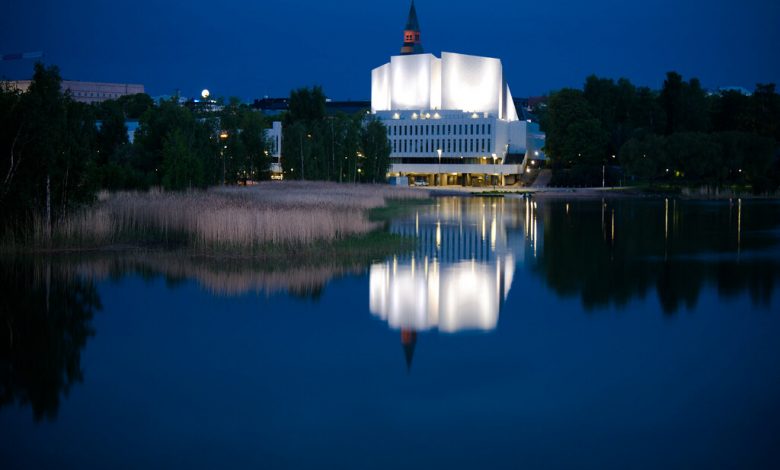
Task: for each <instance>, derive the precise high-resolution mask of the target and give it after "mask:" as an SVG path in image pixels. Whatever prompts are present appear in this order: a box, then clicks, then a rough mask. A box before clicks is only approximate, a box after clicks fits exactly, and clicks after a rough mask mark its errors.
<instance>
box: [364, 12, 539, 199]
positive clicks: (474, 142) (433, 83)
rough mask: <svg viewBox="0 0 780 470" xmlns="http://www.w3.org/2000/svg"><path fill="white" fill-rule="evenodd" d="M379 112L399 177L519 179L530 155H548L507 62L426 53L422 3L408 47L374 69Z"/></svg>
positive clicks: (442, 181) (374, 102)
mask: <svg viewBox="0 0 780 470" xmlns="http://www.w3.org/2000/svg"><path fill="white" fill-rule="evenodd" d="M371 111H372V113H373V114H374V115H375V116H376V117H377V118H378V119H379V120H381V121H382V122H383V123H384V124H385V126H386V127H387V132H388V141H389V143H390V146H391V155H390V158H391V162H392V165H391V168H390V175H391V176H410V177H413V178H415V179H417V180H419V179H420V178H423V177H424V178H425V179H426V181H427V182H428V184H437V185H448V184H462V185H472V184H475V185H479V184H503V183H504V182H506V183H512V182H514V180H515V178H516V177H517V175H520V174H522V172H523V171H524V169H525V164H526V163H527V162H528V161H529V160H531V159H541V158H543V154H542V153H541V152H540V151H541V146H542V145H543V139H544V136H543V134H542V133H541V132H540V130H539V127H538V125H537V124H536V123H532V122H528V121H526V120H521V119H519V117H518V113H517V110H516V109H515V105H514V102H513V100H512V93H511V91H510V89H509V85H508V84H507V83H506V81H505V80H504V76H503V68H502V65H501V61H500V60H499V59H495V58H489V57H477V56H471V55H464V54H455V53H450V52H443V53H442V54H441V58H439V57H436V56H434V55H433V54H425V53H422V46H421V44H420V32H419V25H418V24H417V14H416V11H415V8H414V3H412V9H411V11H410V15H409V22H408V24H407V26H406V30H405V31H404V47H403V48H402V54H401V55H398V56H393V57H391V59H390V62H388V63H386V64H384V65H382V66H381V67H377V68H375V69H374V70H373V71H372V73H371ZM528 155H531V157H528Z"/></svg>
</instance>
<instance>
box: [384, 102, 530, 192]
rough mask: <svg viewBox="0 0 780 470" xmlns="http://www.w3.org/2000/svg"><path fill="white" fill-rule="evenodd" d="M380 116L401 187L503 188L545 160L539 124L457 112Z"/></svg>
mask: <svg viewBox="0 0 780 470" xmlns="http://www.w3.org/2000/svg"><path fill="white" fill-rule="evenodd" d="M375 116H376V118H377V119H379V120H380V121H381V122H382V123H383V124H384V125H385V126H386V128H387V139H388V143H389V145H390V150H391V152H390V162H391V166H390V170H389V172H388V176H389V177H390V178H395V179H394V180H393V182H394V183H395V184H402V182H403V181H406V182H407V183H408V184H410V185H423V186H426V185H427V186H452V185H458V186H496V185H502V186H503V185H505V184H514V183H515V182H517V181H518V180H519V179H520V176H521V175H522V174H523V173H524V172H525V171H526V168H527V167H528V166H529V165H530V164H531V162H534V163H539V162H540V161H543V160H544V159H545V157H544V153H543V150H542V149H543V147H544V134H543V133H542V132H541V131H540V130H539V126H538V124H536V123H534V122H530V121H520V120H514V121H507V120H504V119H499V118H497V117H496V116H494V115H491V114H490V113H469V112H464V111H452V110H431V111H380V112H377V113H375ZM403 178H406V179H403Z"/></svg>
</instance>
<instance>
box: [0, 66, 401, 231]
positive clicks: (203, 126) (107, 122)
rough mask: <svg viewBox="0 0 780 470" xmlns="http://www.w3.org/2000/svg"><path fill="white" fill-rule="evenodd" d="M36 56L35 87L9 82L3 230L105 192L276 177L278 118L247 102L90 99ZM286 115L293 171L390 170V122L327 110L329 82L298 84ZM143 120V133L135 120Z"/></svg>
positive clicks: (355, 173) (363, 174)
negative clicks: (274, 129)
mask: <svg viewBox="0 0 780 470" xmlns="http://www.w3.org/2000/svg"><path fill="white" fill-rule="evenodd" d="M61 82H62V79H61V77H60V74H59V70H58V68H57V67H56V66H49V67H46V66H44V65H43V64H40V63H39V64H36V65H35V70H34V75H33V79H32V82H31V85H30V87H29V89H28V90H27V91H25V92H23V93H22V92H20V91H18V90H16V89H12V88H10V87H9V86H8V85H7V84H3V83H2V82H0V230H5V229H9V228H10V229H12V230H14V231H20V230H26V229H27V228H28V227H29V226H30V224H31V223H33V222H34V221H38V222H40V221H43V223H45V224H46V229H45V230H44V232H45V233H51V224H52V223H56V221H57V220H60V219H62V218H63V217H65V216H66V215H67V213H68V211H69V210H71V209H72V208H74V207H77V206H79V205H83V204H88V203H91V202H92V201H94V200H95V198H96V195H97V193H98V191H100V190H102V189H105V190H146V189H149V188H151V187H161V188H164V189H166V190H187V189H194V188H206V187H209V186H214V185H219V184H238V183H241V182H247V181H250V180H252V181H257V180H264V179H268V178H269V177H270V173H269V171H270V166H271V156H270V155H269V145H268V142H267V139H266V137H265V130H266V129H267V128H269V127H270V125H271V118H269V117H266V116H264V115H263V114H262V113H261V112H259V111H257V110H254V109H252V108H251V107H250V106H249V105H246V104H243V103H241V102H240V101H239V100H238V99H236V98H231V99H229V100H227V101H223V100H221V99H220V100H217V101H208V102H200V103H199V102H194V101H193V102H188V103H186V104H184V105H182V103H180V102H179V100H178V97H174V98H171V99H169V100H163V101H160V102H159V103H155V102H154V101H153V100H152V99H151V98H150V97H149V96H148V95H146V94H138V95H131V96H123V97H121V98H119V99H117V100H108V101H103V102H101V103H97V104H92V105H90V104H84V103H80V102H77V101H74V100H73V99H71V97H70V95H69V94H68V93H67V92H66V93H63V92H62V91H61ZM290 103H291V106H290V110H289V112H287V113H286V114H285V115H284V116H282V119H283V122H284V139H283V149H282V150H283V152H284V153H283V154H284V155H285V156H287V158H283V161H282V166H283V169H284V174H285V177H286V178H291V179H309V180H330V181H339V182H378V181H383V180H384V177H385V174H386V172H387V168H388V165H389V154H390V149H389V146H388V144H387V137H386V131H385V127H384V126H383V125H382V124H381V123H380V122H378V121H376V120H373V119H370V118H367V116H366V115H364V114H362V113H361V114H358V115H345V114H340V115H337V116H326V115H325V96H324V94H323V92H322V90H321V89H320V88H318V87H315V88H313V89H308V88H304V89H300V90H295V91H293V92H292V93H291V96H290ZM135 121H137V126H138V127H137V129H136V130H135V132H134V133H133V136H134V138H133V139H132V141H131V139H130V137H129V135H128V129H127V123H128V122H135Z"/></svg>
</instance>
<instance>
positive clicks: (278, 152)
mask: <svg viewBox="0 0 780 470" xmlns="http://www.w3.org/2000/svg"><path fill="white" fill-rule="evenodd" d="M265 138H266V141H267V142H268V154H269V156H270V157H271V179H274V180H281V179H283V172H282V123H281V122H280V121H274V122H273V124H272V127H271V128H270V129H266V130H265Z"/></svg>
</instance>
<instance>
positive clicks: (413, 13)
mask: <svg viewBox="0 0 780 470" xmlns="http://www.w3.org/2000/svg"><path fill="white" fill-rule="evenodd" d="M406 29H407V30H409V31H417V32H419V31H420V22H419V21H417V9H416V8H414V0H412V6H411V7H410V8H409V19H408V20H406Z"/></svg>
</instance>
